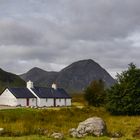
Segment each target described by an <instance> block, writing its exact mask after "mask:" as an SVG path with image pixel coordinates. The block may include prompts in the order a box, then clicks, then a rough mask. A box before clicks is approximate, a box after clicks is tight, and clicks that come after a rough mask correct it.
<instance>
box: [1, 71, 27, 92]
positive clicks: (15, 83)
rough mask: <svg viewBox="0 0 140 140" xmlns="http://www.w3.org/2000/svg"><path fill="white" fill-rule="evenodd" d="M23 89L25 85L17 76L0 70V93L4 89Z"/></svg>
mask: <svg viewBox="0 0 140 140" xmlns="http://www.w3.org/2000/svg"><path fill="white" fill-rule="evenodd" d="M23 86H24V87H25V86H26V83H25V81H24V80H23V79H21V78H20V77H19V76H18V75H16V74H13V73H10V72H7V71H4V70H3V69H1V68H0V92H2V90H4V88H6V87H23Z"/></svg>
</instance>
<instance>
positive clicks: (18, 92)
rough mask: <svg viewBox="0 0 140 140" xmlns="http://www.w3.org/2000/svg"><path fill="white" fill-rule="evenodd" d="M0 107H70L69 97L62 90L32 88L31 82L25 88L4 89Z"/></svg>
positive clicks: (53, 86)
mask: <svg viewBox="0 0 140 140" xmlns="http://www.w3.org/2000/svg"><path fill="white" fill-rule="evenodd" d="M0 105H9V106H17V105H21V106H39V107H44V106H46V107H55V106H71V97H70V96H69V95H68V94H67V92H66V91H65V90H64V89H63V88H57V86H56V84H53V85H52V88H46V87H34V85H33V82H31V81H28V82H27V87H26V88H6V89H5V90H4V92H3V93H2V94H1V95H0Z"/></svg>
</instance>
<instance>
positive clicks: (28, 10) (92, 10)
mask: <svg viewBox="0 0 140 140" xmlns="http://www.w3.org/2000/svg"><path fill="white" fill-rule="evenodd" d="M139 5H140V1H138V0H133V1H132V0H124V1H122V0H113V1H112V0H76V1H73V2H72V1H71V0H59V1H58V0H37V1H35V0H20V1H19V0H12V1H11V0H0V59H1V61H0V67H2V68H4V69H5V70H8V71H11V72H14V73H23V72H25V71H27V70H29V69H30V68H32V67H35V66H37V67H41V68H43V69H45V70H60V69H61V68H63V67H65V66H66V65H69V64H70V63H71V62H74V61H77V60H80V59H88V58H91V59H94V60H95V61H97V62H98V63H100V64H101V65H102V66H103V67H105V68H106V69H107V70H108V71H109V72H110V73H111V74H112V75H114V74H115V73H116V72H120V71H122V70H123V69H125V68H126V67H127V64H128V63H130V62H134V63H136V64H137V65H138V66H140V63H139V59H140V54H139V52H140V37H139V36H140V8H139Z"/></svg>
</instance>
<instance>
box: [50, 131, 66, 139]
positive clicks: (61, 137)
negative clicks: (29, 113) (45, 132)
mask: <svg viewBox="0 0 140 140" xmlns="http://www.w3.org/2000/svg"><path fill="white" fill-rule="evenodd" d="M51 137H52V138H54V139H57V140H62V139H63V138H64V135H63V134H62V133H55V132H54V133H53V134H52V135H51Z"/></svg>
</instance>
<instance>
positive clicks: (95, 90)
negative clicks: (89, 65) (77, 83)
mask: <svg viewBox="0 0 140 140" xmlns="http://www.w3.org/2000/svg"><path fill="white" fill-rule="evenodd" d="M85 99H86V101H87V102H88V104H89V105H92V106H95V107H99V106H101V105H103V104H104V103H105V99H106V92H105V84H104V82H103V81H102V80H95V81H93V82H91V84H90V85H89V86H88V87H87V88H86V90H85Z"/></svg>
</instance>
